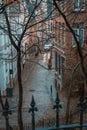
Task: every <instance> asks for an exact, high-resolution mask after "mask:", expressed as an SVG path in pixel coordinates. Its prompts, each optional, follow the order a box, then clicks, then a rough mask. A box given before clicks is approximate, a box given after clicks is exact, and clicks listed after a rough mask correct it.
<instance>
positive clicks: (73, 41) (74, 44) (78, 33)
mask: <svg viewBox="0 0 87 130" xmlns="http://www.w3.org/2000/svg"><path fill="white" fill-rule="evenodd" d="M80 24H83V27H80ZM77 25H79V27H74V28H73V30H74V31H76V35H77V36H76V37H77V40H78V41H79V43H80V41H81V40H80V32H81V31H82V32H83V35H81V36H83V39H82V43H80V44H81V47H83V45H84V23H79V24H77ZM72 47H76V42H75V40H74V37H73V36H72Z"/></svg>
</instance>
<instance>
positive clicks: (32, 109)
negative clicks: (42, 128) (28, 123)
mask: <svg viewBox="0 0 87 130" xmlns="http://www.w3.org/2000/svg"><path fill="white" fill-rule="evenodd" d="M35 105H36V104H35V101H34V97H33V96H32V100H31V104H30V106H31V108H29V113H30V112H31V113H32V130H35V111H37V107H35Z"/></svg>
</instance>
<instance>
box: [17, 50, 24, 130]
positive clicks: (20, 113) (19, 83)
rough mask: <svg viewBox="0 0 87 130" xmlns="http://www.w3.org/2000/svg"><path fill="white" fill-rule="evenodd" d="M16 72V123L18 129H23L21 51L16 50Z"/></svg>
mask: <svg viewBox="0 0 87 130" xmlns="http://www.w3.org/2000/svg"><path fill="white" fill-rule="evenodd" d="M17 56H18V57H17V73H18V87H19V104H18V125H19V130H23V121H22V100H23V88H22V78H21V77H22V76H21V52H20V51H18V52H17Z"/></svg>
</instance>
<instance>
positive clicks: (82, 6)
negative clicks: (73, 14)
mask: <svg viewBox="0 0 87 130" xmlns="http://www.w3.org/2000/svg"><path fill="white" fill-rule="evenodd" d="M76 2H77V4H76ZM76 5H77V7H76ZM73 6H74V11H84V10H85V0H83V2H81V0H77V1H76V0H74V4H73Z"/></svg>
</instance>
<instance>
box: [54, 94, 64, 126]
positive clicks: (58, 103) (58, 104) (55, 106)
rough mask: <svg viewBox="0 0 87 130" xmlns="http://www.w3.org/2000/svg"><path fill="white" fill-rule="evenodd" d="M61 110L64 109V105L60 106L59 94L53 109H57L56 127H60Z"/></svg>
mask: <svg viewBox="0 0 87 130" xmlns="http://www.w3.org/2000/svg"><path fill="white" fill-rule="evenodd" d="M59 108H62V105H61V104H60V100H59V96H58V92H57V95H56V100H55V105H54V106H53V109H56V127H59Z"/></svg>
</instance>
